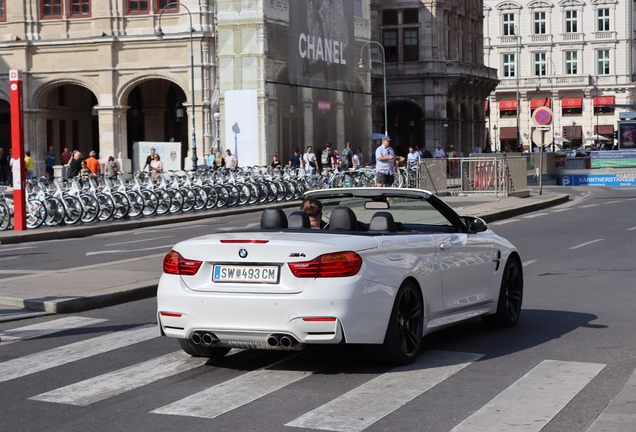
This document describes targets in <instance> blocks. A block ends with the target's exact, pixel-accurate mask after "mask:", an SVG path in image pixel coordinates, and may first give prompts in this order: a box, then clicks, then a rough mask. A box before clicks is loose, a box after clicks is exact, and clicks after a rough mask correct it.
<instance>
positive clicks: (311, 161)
mask: <svg viewBox="0 0 636 432" xmlns="http://www.w3.org/2000/svg"><path fill="white" fill-rule="evenodd" d="M303 162H304V163H305V166H304V168H305V173H306V174H307V175H314V173H315V172H316V170H317V169H318V161H317V159H316V154H315V153H314V152H313V149H312V147H311V146H309V147H307V153H305V154H304V155H303Z"/></svg>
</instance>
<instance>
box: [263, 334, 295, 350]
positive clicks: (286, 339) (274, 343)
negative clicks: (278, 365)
mask: <svg viewBox="0 0 636 432" xmlns="http://www.w3.org/2000/svg"><path fill="white" fill-rule="evenodd" d="M297 343H298V341H297V340H296V339H294V338H293V337H291V336H287V335H280V334H271V335H269V336H267V345H269V346H270V347H272V348H276V347H279V346H280V347H282V348H291V347H293V346H294V345H296V344H297Z"/></svg>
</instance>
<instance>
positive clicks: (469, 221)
mask: <svg viewBox="0 0 636 432" xmlns="http://www.w3.org/2000/svg"><path fill="white" fill-rule="evenodd" d="M464 221H465V222H466V228H467V229H468V232H469V233H480V232H484V231H486V230H487V229H488V225H487V224H486V221H484V220H483V219H482V218H478V217H474V216H464Z"/></svg>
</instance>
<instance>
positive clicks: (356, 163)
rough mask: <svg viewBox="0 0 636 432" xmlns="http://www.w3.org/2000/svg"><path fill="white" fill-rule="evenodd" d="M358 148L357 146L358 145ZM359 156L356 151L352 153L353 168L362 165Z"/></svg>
mask: <svg viewBox="0 0 636 432" xmlns="http://www.w3.org/2000/svg"><path fill="white" fill-rule="evenodd" d="M358 148H359V147H358ZM360 156H361V155H359V154H358V153H354V154H353V169H356V168H358V167H359V166H360V165H362V162H360Z"/></svg>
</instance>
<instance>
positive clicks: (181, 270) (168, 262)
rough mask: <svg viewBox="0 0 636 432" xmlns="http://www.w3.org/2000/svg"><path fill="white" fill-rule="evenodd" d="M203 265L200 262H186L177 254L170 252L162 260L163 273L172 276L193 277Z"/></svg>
mask: <svg viewBox="0 0 636 432" xmlns="http://www.w3.org/2000/svg"><path fill="white" fill-rule="evenodd" d="M201 264H203V263H202V262H201V261H194V260H187V259H185V258H183V257H182V256H181V254H180V253H179V252H175V251H170V252H168V254H167V255H166V256H165V258H164V259H163V272H164V273H168V274H173V275H181V276H194V275H195V274H197V272H198V271H199V267H201Z"/></svg>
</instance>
